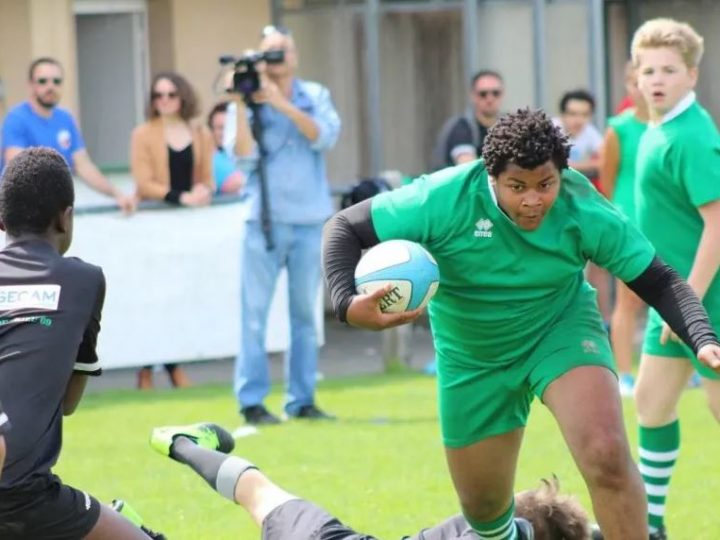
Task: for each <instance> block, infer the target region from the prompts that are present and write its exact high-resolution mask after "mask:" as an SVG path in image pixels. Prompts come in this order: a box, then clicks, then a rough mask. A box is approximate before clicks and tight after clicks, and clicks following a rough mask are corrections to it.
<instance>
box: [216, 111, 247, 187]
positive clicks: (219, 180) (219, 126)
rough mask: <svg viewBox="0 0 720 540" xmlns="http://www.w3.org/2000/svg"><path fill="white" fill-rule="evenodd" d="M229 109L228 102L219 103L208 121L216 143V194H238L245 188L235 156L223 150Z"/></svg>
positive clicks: (243, 177) (243, 178)
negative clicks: (236, 165)
mask: <svg viewBox="0 0 720 540" xmlns="http://www.w3.org/2000/svg"><path fill="white" fill-rule="evenodd" d="M227 107H228V104H227V102H226V101H221V102H220V103H217V104H216V105H215V106H214V107H213V108H212V110H211V111H210V114H208V120H207V122H208V127H209V128H210V131H211V132H212V136H213V142H214V143H215V152H214V153H213V163H212V173H213V180H214V181H215V193H238V192H239V191H240V190H241V189H242V188H243V186H245V176H244V175H243V173H242V172H240V171H239V170H237V168H236V167H235V159H234V158H233V156H232V155H231V154H228V153H227V152H226V151H225V148H223V134H224V132H225V118H226V116H227Z"/></svg>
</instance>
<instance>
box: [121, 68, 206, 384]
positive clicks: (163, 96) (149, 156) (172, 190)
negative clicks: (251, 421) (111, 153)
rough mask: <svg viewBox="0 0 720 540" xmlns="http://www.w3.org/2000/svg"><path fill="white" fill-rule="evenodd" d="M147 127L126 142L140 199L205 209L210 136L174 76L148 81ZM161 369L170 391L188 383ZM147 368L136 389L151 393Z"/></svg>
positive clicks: (175, 370)
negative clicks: (196, 117) (169, 384)
mask: <svg viewBox="0 0 720 540" xmlns="http://www.w3.org/2000/svg"><path fill="white" fill-rule="evenodd" d="M150 88H151V91H150V100H149V103H148V109H147V110H148V120H147V122H145V123H143V124H141V125H140V126H138V127H136V128H135V130H134V131H133V134H132V139H131V143H130V170H131V173H132V176H133V178H134V179H135V184H136V186H137V192H138V195H139V197H140V198H141V199H145V200H156V201H165V202H167V203H169V204H173V205H178V206H205V205H208V204H210V200H211V198H212V192H213V188H214V184H213V178H212V159H213V151H214V144H213V139H212V135H211V134H210V131H209V130H208V129H207V128H206V127H205V126H204V125H202V123H200V122H198V123H196V122H194V121H193V120H192V119H193V118H194V117H195V116H197V113H198V106H197V98H196V97H195V91H194V90H193V88H192V87H191V86H190V83H188V82H187V80H186V79H185V78H184V77H182V76H180V75H178V74H177V73H172V72H164V73H159V74H157V75H156V76H155V78H154V79H153V83H152V85H151V87H150ZM165 369H166V370H167V372H168V375H169V376H170V380H171V382H172V384H173V386H175V387H184V386H189V384H190V381H189V379H188V377H187V376H186V375H185V372H184V371H182V370H181V369H180V368H179V367H177V366H176V365H175V364H166V365H165ZM152 386H153V381H152V368H151V367H150V366H146V367H144V368H143V369H141V370H140V372H139V373H138V388H140V389H149V388H152Z"/></svg>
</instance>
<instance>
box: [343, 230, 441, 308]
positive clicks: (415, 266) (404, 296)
mask: <svg viewBox="0 0 720 540" xmlns="http://www.w3.org/2000/svg"><path fill="white" fill-rule="evenodd" d="M439 282H440V272H439V271H438V266H437V263H436V262H435V259H433V257H432V255H430V254H429V253H428V252H427V251H426V250H425V248H423V247H422V246H421V245H420V244H416V243H415V242H408V241H407V240H388V241H387V242H382V243H380V244H378V245H376V246H374V247H373V248H371V249H369V250H368V251H367V253H365V255H363V257H362V258H361V259H360V262H359V263H358V265H357V268H356V269H355V288H356V289H357V291H358V292H359V293H360V294H372V293H373V292H375V291H376V290H378V289H382V288H383V287H385V285H387V284H388V283H389V284H391V285H392V289H391V290H390V292H389V293H387V294H386V295H385V296H383V298H382V300H381V302H380V309H381V310H382V311H383V312H386V313H401V312H403V311H411V310H413V309H417V308H421V307H425V306H426V305H427V303H428V302H429V301H430V299H431V298H432V297H433V295H434V294H435V292H436V291H437V288H438V284H439Z"/></svg>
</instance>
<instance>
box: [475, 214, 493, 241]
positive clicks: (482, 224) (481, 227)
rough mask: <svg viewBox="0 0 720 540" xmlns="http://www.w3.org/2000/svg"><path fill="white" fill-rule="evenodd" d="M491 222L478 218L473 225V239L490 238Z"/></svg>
mask: <svg viewBox="0 0 720 540" xmlns="http://www.w3.org/2000/svg"><path fill="white" fill-rule="evenodd" d="M492 228H493V222H492V221H490V220H489V219H486V218H480V219H478V220H477V223H475V238H492Z"/></svg>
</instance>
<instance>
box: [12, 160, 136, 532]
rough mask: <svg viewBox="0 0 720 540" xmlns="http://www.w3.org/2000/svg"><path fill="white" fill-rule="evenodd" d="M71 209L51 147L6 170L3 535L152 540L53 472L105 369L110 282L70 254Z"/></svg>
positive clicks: (64, 175)
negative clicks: (87, 392)
mask: <svg viewBox="0 0 720 540" xmlns="http://www.w3.org/2000/svg"><path fill="white" fill-rule="evenodd" d="M73 202H74V191H73V183H72V176H71V175H70V170H69V169H68V167H67V164H66V163H65V161H64V160H63V158H62V156H61V155H60V154H59V153H57V152H56V151H54V150H51V149H48V148H33V149H29V150H25V151H23V152H22V153H20V154H19V155H18V156H17V157H15V158H14V159H13V160H12V162H11V163H9V164H8V166H7V168H6V169H5V172H4V174H3V177H2V181H1V183H0V228H2V230H4V231H5V233H6V246H5V248H4V249H2V250H1V251H0V396H2V398H3V406H4V407H5V413H2V415H4V414H7V416H9V417H10V418H12V419H13V429H12V430H10V431H8V432H7V433H5V434H4V436H5V443H6V445H7V455H6V459H5V463H4V465H3V468H2V476H0V538H2V539H3V540H14V539H21V538H22V539H30V538H31V539H32V540H43V539H49V538H52V539H58V540H59V539H68V540H70V539H73V540H74V539H79V538H87V539H89V540H93V539H100V538H102V539H116V538H117V539H123V540H125V539H130V540H134V539H138V540H141V539H145V540H146V539H147V538H148V536H147V535H145V533H143V532H142V531H141V530H140V529H138V528H137V527H135V526H134V525H133V524H132V523H130V522H129V521H127V520H126V519H125V518H124V517H122V516H121V515H120V514H118V513H117V512H115V511H113V510H112V509H110V508H109V507H106V506H103V505H101V504H100V503H99V502H98V501H97V500H96V499H95V498H93V497H91V496H90V495H88V494H87V493H85V492H82V491H79V490H76V489H74V488H72V487H70V486H67V485H64V484H63V483H62V482H61V480H60V479H59V478H58V477H57V476H55V475H53V474H52V472H51V468H52V467H53V466H54V465H55V463H56V461H57V459H58V456H59V455H60V446H61V441H62V417H63V415H70V414H72V413H73V412H74V411H75V408H76V407H77V405H78V403H79V401H80V399H81V397H82V394H83V390H84V389H85V383H86V380H87V377H88V375H99V374H100V371H101V370H100V366H99V363H98V358H97V353H96V352H95V344H96V340H97V336H98V332H99V331H100V312H101V311H102V305H103V300H104V297H105V278H104V276H103V273H102V270H101V269H100V268H99V267H97V266H93V265H91V264H87V263H85V262H83V261H81V260H80V259H77V258H72V257H67V258H65V257H63V253H65V252H66V251H67V249H68V248H69V247H70V242H71V239H72V223H73V208H72V207H73ZM2 415H0V418H2V417H3V416H2ZM0 429H2V428H1V427H0Z"/></svg>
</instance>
